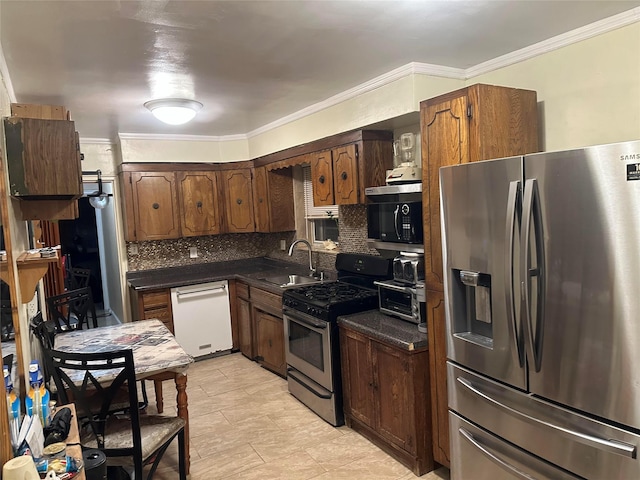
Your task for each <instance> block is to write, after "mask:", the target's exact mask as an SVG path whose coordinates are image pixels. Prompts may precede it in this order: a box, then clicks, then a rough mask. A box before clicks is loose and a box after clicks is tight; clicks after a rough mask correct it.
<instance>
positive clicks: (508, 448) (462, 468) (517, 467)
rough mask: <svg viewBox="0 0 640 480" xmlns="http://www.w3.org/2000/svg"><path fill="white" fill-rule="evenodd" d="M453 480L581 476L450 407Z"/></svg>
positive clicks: (560, 479) (541, 479)
mask: <svg viewBox="0 0 640 480" xmlns="http://www.w3.org/2000/svg"><path fill="white" fill-rule="evenodd" d="M449 425H450V426H451V459H452V462H451V480H468V479H470V478H473V479H474V480H496V479H500V480H512V479H513V480H533V479H539V480H571V479H579V478H580V477H577V476H575V475H571V474H570V473H567V472H565V471H563V470H561V469H559V468H557V467H555V466H553V465H551V464H549V463H547V462H544V461H542V460H540V459H539V458H536V457H534V456H533V455H531V454H530V453H527V452H525V451H524V450H521V449H519V448H517V447H515V446H513V445H511V444H510V443H507V442H505V441H504V440H502V439H500V438H498V437H496V436H495V435H492V434H491V433H489V432H487V431H486V430H483V429H481V428H478V427H477V426H475V425H473V424H472V423H469V422H467V421H466V420H464V419H463V418H461V417H459V416H458V415H456V414H455V413H453V412H451V411H449Z"/></svg>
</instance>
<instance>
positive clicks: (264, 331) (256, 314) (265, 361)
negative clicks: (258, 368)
mask: <svg viewBox="0 0 640 480" xmlns="http://www.w3.org/2000/svg"><path fill="white" fill-rule="evenodd" d="M253 320H254V322H255V327H256V343H255V345H256V360H257V361H258V362H260V363H261V364H262V366H263V367H265V368H267V369H269V370H271V371H272V372H275V373H277V374H278V375H281V376H285V374H286V371H287V363H286V361H285V358H284V355H285V354H284V325H283V323H282V317H281V316H280V317H276V316H275V315H271V314H270V313H267V312H263V311H262V310H259V309H257V308H256V309H254V311H253Z"/></svg>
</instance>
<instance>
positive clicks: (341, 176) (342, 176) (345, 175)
mask: <svg viewBox="0 0 640 480" xmlns="http://www.w3.org/2000/svg"><path fill="white" fill-rule="evenodd" d="M340 178H342V180H346V179H347V172H342V175H340Z"/></svg>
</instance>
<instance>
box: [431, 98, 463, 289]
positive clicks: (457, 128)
mask: <svg viewBox="0 0 640 480" xmlns="http://www.w3.org/2000/svg"><path fill="white" fill-rule="evenodd" d="M420 123H421V129H422V175H423V182H422V185H423V190H422V212H423V218H424V259H425V285H426V287H427V288H428V289H430V290H439V291H442V290H443V281H444V280H443V277H442V239H441V237H440V176H439V173H438V170H439V169H440V167H444V166H448V165H457V164H460V163H467V162H469V122H468V118H467V96H466V94H465V95H461V96H460V97H457V98H453V99H449V100H446V101H443V102H441V103H434V104H427V106H426V107H423V108H422V109H421V119H420Z"/></svg>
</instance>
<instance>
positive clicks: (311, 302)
mask: <svg viewBox="0 0 640 480" xmlns="http://www.w3.org/2000/svg"><path fill="white" fill-rule="evenodd" d="M336 270H337V271H338V280H337V281H335V282H324V283H320V284H315V285H308V286H305V287H299V288H292V289H289V290H285V292H284V295H283V298H282V303H283V313H284V334H285V348H286V358H287V381H288V384H289V392H291V394H292V395H293V396H295V397H296V398H297V399H298V400H300V401H301V402H302V403H304V404H305V405H307V406H308V407H309V408H310V409H312V410H313V411H314V412H316V413H317V414H318V415H319V416H320V417H322V418H323V419H324V420H326V421H327V422H329V423H330V424H331V425H335V426H338V425H342V424H343V423H344V416H343V413H342V380H341V376H340V342H339V339H338V325H337V319H338V317H339V316H340V315H348V314H351V313H356V312H362V311H365V310H372V309H376V308H378V292H377V290H376V289H375V287H374V284H373V282H374V281H377V280H385V279H390V278H392V277H393V273H392V266H391V260H388V259H384V258H382V257H376V256H373V255H357V254H338V255H337V257H336Z"/></svg>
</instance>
